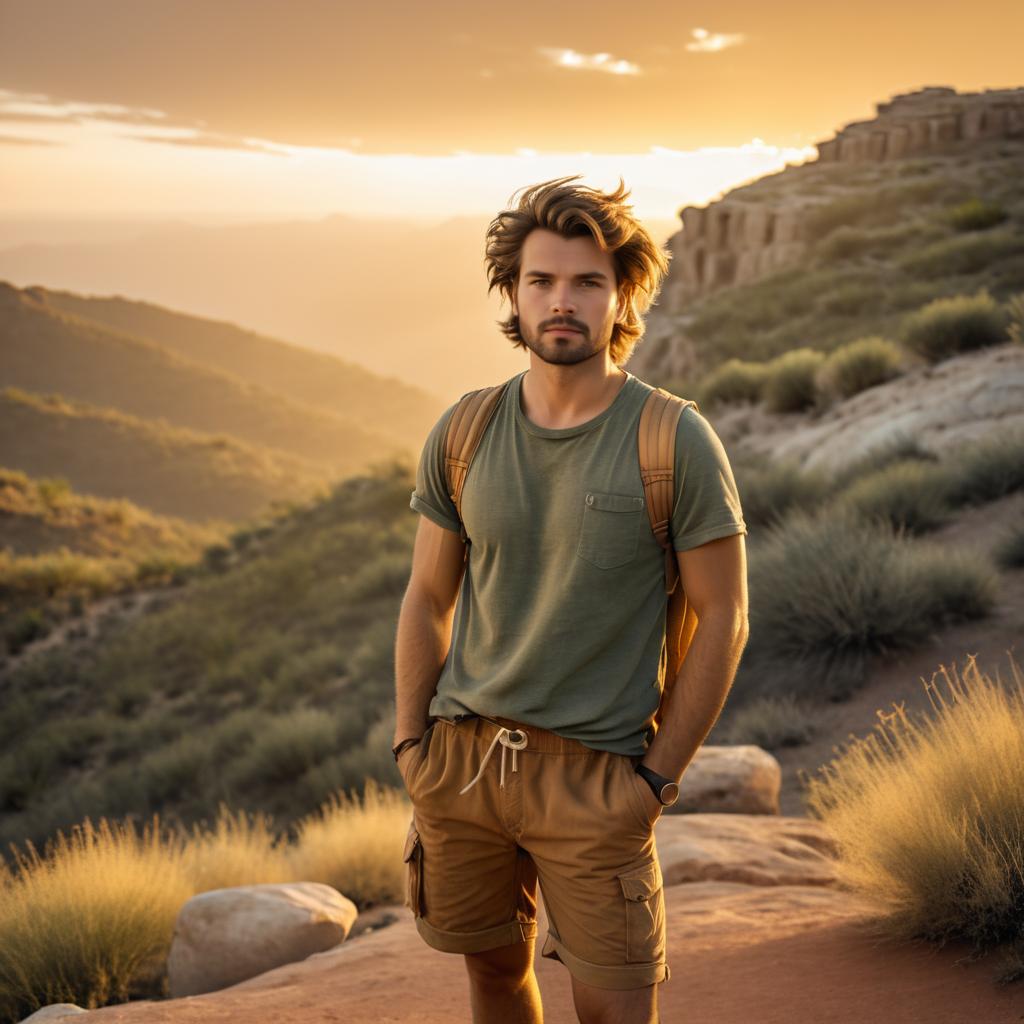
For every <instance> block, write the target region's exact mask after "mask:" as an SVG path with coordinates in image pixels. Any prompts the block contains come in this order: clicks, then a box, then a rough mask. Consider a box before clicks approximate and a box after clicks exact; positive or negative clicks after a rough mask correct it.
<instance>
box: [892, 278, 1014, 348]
mask: <svg viewBox="0 0 1024 1024" xmlns="http://www.w3.org/2000/svg"><path fill="white" fill-rule="evenodd" d="M1005 338H1006V313H1005V311H1003V310H1002V309H1001V308H1000V307H999V305H998V303H997V302H996V301H995V299H993V298H992V296H991V295H989V294H988V292H987V291H986V290H985V289H984V288H983V289H981V290H980V291H978V292H977V293H975V294H974V295H955V296H953V297H952V298H946V299H935V300H933V301H932V302H929V303H928V304H927V305H926V306H923V307H922V308H921V309H919V310H917V311H916V312H914V313H911V314H910V315H909V316H907V317H906V318H905V319H904V322H903V327H902V338H901V340H902V341H903V344H905V345H906V346H907V348H909V349H910V350H911V351H913V352H916V353H918V354H919V355H922V356H924V357H925V358H926V359H928V360H930V361H932V362H938V361H939V360H942V359H947V358H949V357H950V356H954V355H957V354H958V353H960V352H969V351H972V350H974V349H978V348H983V347H985V346H987V345H998V344H1000V343H1001V342H1003V341H1005Z"/></svg>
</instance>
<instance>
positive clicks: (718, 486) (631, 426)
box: [410, 370, 746, 755]
mask: <svg viewBox="0 0 1024 1024" xmlns="http://www.w3.org/2000/svg"><path fill="white" fill-rule="evenodd" d="M525 373H526V371H525V370H524V371H523V372H522V373H520V374H517V375H516V376H515V377H513V378H512V379H511V381H510V384H509V386H508V387H507V388H506V389H505V393H504V395H503V396H502V398H501V401H500V403H499V405H498V407H497V408H496V409H495V412H494V416H493V418H492V420H491V422H490V424H489V425H488V428H487V430H486V432H485V434H484V436H483V438H482V440H481V442H480V447H479V448H478V449H477V451H476V455H475V456H474V458H473V461H472V463H471V464H470V468H469V472H468V474H467V476H466V482H465V485H464V488H463V493H462V514H463V518H464V523H465V528H466V533H467V535H468V537H469V542H470V543H469V559H468V563H467V566H466V571H465V574H464V575H463V578H462V583H461V588H460V592H459V596H458V601H457V604H456V607H455V614H454V619H453V625H452V640H451V647H450V649H449V652H448V655H447V657H446V659H445V662H444V665H443V667H442V669H441V674H440V677H439V679H438V683H437V692H436V694H435V695H434V697H433V698H432V700H431V702H430V707H429V712H428V713H429V714H430V715H431V716H441V717H445V718H454V717H455V716H457V715H472V714H477V715H480V714H483V715H497V716H502V717H506V718H512V719H515V720H516V721H519V722H523V723H524V724H527V725H529V724H533V725H536V726H538V727H539V728H542V729H549V730H551V731H552V732H556V733H559V734H560V735H562V736H567V737H570V738H572V739H576V740H579V741H580V742H581V743H583V744H585V745H586V746H589V747H594V748H596V749H599V750H610V751H614V752H616V753H620V754H628V755H635V754H643V752H644V751H645V750H646V749H647V746H648V743H649V742H650V739H651V736H652V735H653V734H652V732H651V728H650V727H651V723H652V720H653V718H654V713H655V711H656V710H657V708H658V704H659V702H660V700H661V690H662V678H661V674H662V673H663V672H664V668H663V665H662V648H663V646H664V642H665V615H666V608H667V598H666V594H665V577H664V572H665V560H664V552H663V550H662V548H661V547H660V546H659V544H658V542H657V540H656V539H655V537H654V534H653V532H652V531H651V525H650V520H649V518H648V513H647V509H646V507H645V504H644V488H643V483H642V481H641V479H640V461H639V455H638V452H637V427H638V424H639V421H640V412H641V409H642V407H643V404H644V402H645V400H646V398H647V395H648V394H649V393H650V391H651V390H652V388H651V386H650V385H649V384H646V383H645V382H644V381H642V380H640V379H639V378H638V377H635V376H633V375H632V374H630V373H629V372H628V371H627V374H626V380H625V382H624V383H623V384H622V386H621V388H620V390H619V393H618V394H617V395H616V396H615V399H614V400H613V401H612V403H611V405H609V406H608V408H607V409H605V410H604V411H603V412H602V413H600V414H599V415H597V416H595V417H594V418H593V419H591V420H588V421H587V422H586V423H581V424H579V425H577V426H574V427H566V428H562V429H550V428H546V427H540V426H537V425H536V424H535V423H533V422H531V421H530V420H529V419H527V417H526V414H525V413H524V412H523V410H522V405H521V402H520V383H521V381H522V378H523V376H524V375H525ZM454 408H455V405H454V404H453V405H452V406H450V407H449V408H448V409H447V410H446V411H445V412H444V413H443V414H442V416H441V418H440V419H439V420H438V422H437V423H436V424H435V426H434V427H433V429H432V430H431V432H430V434H429V435H428V437H427V441H426V444H425V445H424V447H423V452H422V455H421V457H420V461H419V467H418V470H417V474H416V489H415V491H413V493H412V499H411V501H410V506H411V507H412V508H413V509H415V510H416V511H417V512H420V513H422V514H423V515H425V516H427V518H428V519H431V520H432V521H433V522H435V523H437V524H438V525H439V526H442V527H444V528H446V529H449V530H454V531H459V526H460V524H459V519H458V514H457V512H456V510H455V505H454V503H453V502H452V500H451V497H450V496H449V494H448V488H447V485H446V482H445V473H444V434H445V428H446V426H447V422H448V419H449V417H450V416H451V413H452V411H453V410H454ZM675 486H676V503H675V506H674V509H673V513H672V537H673V540H674V544H675V547H676V550H677V551H684V550H686V549H688V548H693V547H697V546H698V545H700V544H704V543H706V542H707V541H710V540H714V539H716V538H718V537H726V536H729V535H731V534H736V533H745V532H746V527H745V525H744V523H743V514H742V511H741V509H740V502H739V497H738V495H737V491H736V484H735V481H734V479H733V475H732V470H731V468H730V466H729V461H728V459H727V457H726V454H725V450H724V449H723V447H722V444H721V441H720V440H719V438H718V436H717V435H716V434H715V432H714V430H713V429H712V428H711V426H710V424H709V423H708V421H707V420H706V419H705V418H704V417H703V416H702V415H701V414H700V413H699V412H697V411H696V410H695V409H694V408H693V407H688V408H686V409H684V411H683V413H682V415H681V416H680V418H679V427H678V433H677V435H676V467H675Z"/></svg>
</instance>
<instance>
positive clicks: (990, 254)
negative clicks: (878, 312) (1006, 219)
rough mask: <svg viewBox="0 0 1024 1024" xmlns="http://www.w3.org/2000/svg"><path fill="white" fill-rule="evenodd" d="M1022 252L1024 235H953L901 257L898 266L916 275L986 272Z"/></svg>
mask: <svg viewBox="0 0 1024 1024" xmlns="http://www.w3.org/2000/svg"><path fill="white" fill-rule="evenodd" d="M1022 251H1024V238H1021V237H1020V236H1019V235H1015V234H1014V233H1013V232H1011V231H1009V230H1002V231H993V232H991V233H986V234H984V235H976V234H970V235H954V236H953V237H952V238H941V239H939V240H938V241H934V242H931V243H929V244H927V245H924V246H922V247H921V248H920V249H919V250H917V251H916V252H911V253H910V254H908V255H907V256H905V257H900V259H899V261H898V262H899V264H900V266H901V268H902V269H903V270H904V271H905V272H907V273H909V274H913V275H916V276H919V277H957V276H959V275H960V274H977V273H980V272H982V271H987V270H989V269H991V268H994V267H996V265H997V264H998V263H999V262H1000V261H1002V260H1007V259H1010V258H1012V257H1013V256H1015V255H1016V254H1018V253H1020V252H1022Z"/></svg>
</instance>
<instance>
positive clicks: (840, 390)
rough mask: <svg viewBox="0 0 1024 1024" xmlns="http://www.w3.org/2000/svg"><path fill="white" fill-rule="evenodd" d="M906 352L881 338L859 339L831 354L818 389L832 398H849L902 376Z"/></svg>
mask: <svg viewBox="0 0 1024 1024" xmlns="http://www.w3.org/2000/svg"><path fill="white" fill-rule="evenodd" d="M904 358H905V353H904V352H903V350H902V349H901V348H900V347H899V346H898V345H896V344H894V343H893V342H891V341H889V340H888V339H886V338H882V337H880V336H878V335H870V336H868V337H865V338H858V339H857V340H856V341H851V342H850V343H849V344H847V345H841V346H840V347H839V348H837V349H836V350H835V351H833V352H831V353H829V355H828V356H827V357H826V358H825V361H824V362H823V363H822V364H821V368H820V369H819V371H818V376H817V385H818V390H819V391H820V392H821V393H822V394H823V395H826V396H828V397H829V398H837V399H843V398H849V397H850V396H851V395H856V394H859V393H860V392H861V391H866V390H867V389H868V388H873V387H874V386H875V385H876V384H883V383H884V382H885V381H887V380H891V379H892V378H893V377H896V376H899V374H900V372H901V370H902V367H903V362H904Z"/></svg>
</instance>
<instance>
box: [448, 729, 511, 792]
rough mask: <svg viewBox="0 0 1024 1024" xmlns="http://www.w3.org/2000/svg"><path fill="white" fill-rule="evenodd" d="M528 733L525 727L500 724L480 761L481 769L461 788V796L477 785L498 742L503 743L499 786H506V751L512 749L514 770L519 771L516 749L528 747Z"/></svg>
mask: <svg viewBox="0 0 1024 1024" xmlns="http://www.w3.org/2000/svg"><path fill="white" fill-rule="evenodd" d="M526 741H527V734H526V731H525V730H523V729H507V728H506V727H505V726H503V725H500V726H498V731H497V733H496V734H495V736H494V739H493V740H491V745H490V746H489V747H488V748H487V753H486V754H484V759H483V760H482V761H481V762H480V770H479V771H478V772H477V773H476V775H475V776H474V777H473V779H472V780H471V781H470V782H468V783H466V785H465V786H463V787H462V789H460V790H459V795H460V796H461V795H462V794H463V793H465V792H466V790H468V789H469V788H470V787H471V786H474V785H476V783H477V782H478V781H479V779H480V776H481V775H483V773H484V768H486V767H487V762H488V761H489V760H490V757H491V754H492V753H493V752H494V748H495V746H496V745H497V744H499V743H500V744H501V776H500V780H501V781H500V782H499V788H501V789H504V788H505V753H506V751H508V750H511V751H512V771H514V772H515V771H518V770H519V769H518V768H517V766H516V751H519V750H524V749H525V748H526Z"/></svg>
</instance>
